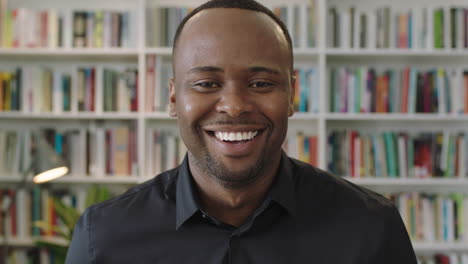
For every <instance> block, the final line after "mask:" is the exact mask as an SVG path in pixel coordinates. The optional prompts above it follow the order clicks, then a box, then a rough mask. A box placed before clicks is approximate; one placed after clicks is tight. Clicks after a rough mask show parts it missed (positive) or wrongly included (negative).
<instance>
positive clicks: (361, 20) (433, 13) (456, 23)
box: [327, 4, 468, 50]
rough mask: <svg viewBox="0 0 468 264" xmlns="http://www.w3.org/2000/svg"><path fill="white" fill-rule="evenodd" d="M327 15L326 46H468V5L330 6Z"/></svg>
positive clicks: (372, 47) (409, 47)
mask: <svg viewBox="0 0 468 264" xmlns="http://www.w3.org/2000/svg"><path fill="white" fill-rule="evenodd" d="M327 14H328V16H327V32H330V34H328V38H327V46H328V47H332V48H342V49H349V48H352V49H354V48H359V49H376V48H377V49H389V48H393V49H413V50H432V49H455V50H456V49H466V48H468V30H467V28H468V19H467V18H468V6H454V5H449V4H444V6H441V5H440V4H437V5H428V4H426V5H422V6H418V7H417V8H415V7H396V6H388V5H384V6H374V7H373V8H369V7H368V6H366V7H363V6H354V5H350V6H340V7H338V6H334V5H331V6H329V7H328V13H327Z"/></svg>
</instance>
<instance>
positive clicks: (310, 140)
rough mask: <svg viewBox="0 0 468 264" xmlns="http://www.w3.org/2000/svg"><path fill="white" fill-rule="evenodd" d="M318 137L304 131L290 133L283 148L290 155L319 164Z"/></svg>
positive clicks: (315, 164)
mask: <svg viewBox="0 0 468 264" xmlns="http://www.w3.org/2000/svg"><path fill="white" fill-rule="evenodd" d="M317 148H318V137H317V136H316V135H306V134H304V133H303V132H297V133H291V134H288V135H287V137H286V140H285V141H284V143H283V150H284V151H285V152H286V153H288V156H290V157H292V158H295V159H298V160H300V161H303V162H306V163H309V164H311V165H313V166H318V154H317Z"/></svg>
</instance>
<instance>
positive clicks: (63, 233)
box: [34, 221, 71, 241]
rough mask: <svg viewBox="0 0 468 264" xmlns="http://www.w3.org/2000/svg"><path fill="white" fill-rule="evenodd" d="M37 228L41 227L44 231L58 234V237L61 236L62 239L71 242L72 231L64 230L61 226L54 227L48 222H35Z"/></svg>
mask: <svg viewBox="0 0 468 264" xmlns="http://www.w3.org/2000/svg"><path fill="white" fill-rule="evenodd" d="M34 226H35V227H39V228H40V229H42V230H44V231H48V230H52V231H53V232H56V233H57V234H58V235H60V236H61V237H62V238H65V239H66V240H68V241H71V234H70V230H64V229H63V228H61V227H60V226H54V225H51V224H49V223H47V222H46V221H35V222H34Z"/></svg>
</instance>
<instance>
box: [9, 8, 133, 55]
mask: <svg viewBox="0 0 468 264" xmlns="http://www.w3.org/2000/svg"><path fill="white" fill-rule="evenodd" d="M8 2H9V1H8V0H1V1H0V47H7V48H11V47H13V48H23V47H24V48H39V47H40V48H58V47H71V46H72V47H77V48H83V47H93V48H103V47H104V48H106V47H135V46H136V44H135V39H136V35H135V33H134V32H136V30H131V29H132V26H133V27H134V23H135V22H134V21H133V19H134V18H133V16H132V13H131V12H128V11H124V12H119V11H111V10H89V11H88V10H87V11H84V10H57V9H54V8H48V9H41V10H37V9H33V8H24V7H18V8H10V7H9V6H8V4H9V3H8Z"/></svg>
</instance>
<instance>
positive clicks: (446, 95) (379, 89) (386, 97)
mask: <svg viewBox="0 0 468 264" xmlns="http://www.w3.org/2000/svg"><path fill="white" fill-rule="evenodd" d="M329 81H330V108H329V110H330V112H341V113H371V112H372V113H374V112H377V113H441V114H446V113H452V114H465V113H468V71H467V70H465V69H461V68H456V69H444V68H435V67H434V68H432V69H429V70H424V69H417V68H416V67H405V68H403V69H377V68H375V67H367V66H362V67H336V68H331V69H330V79H329Z"/></svg>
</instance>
